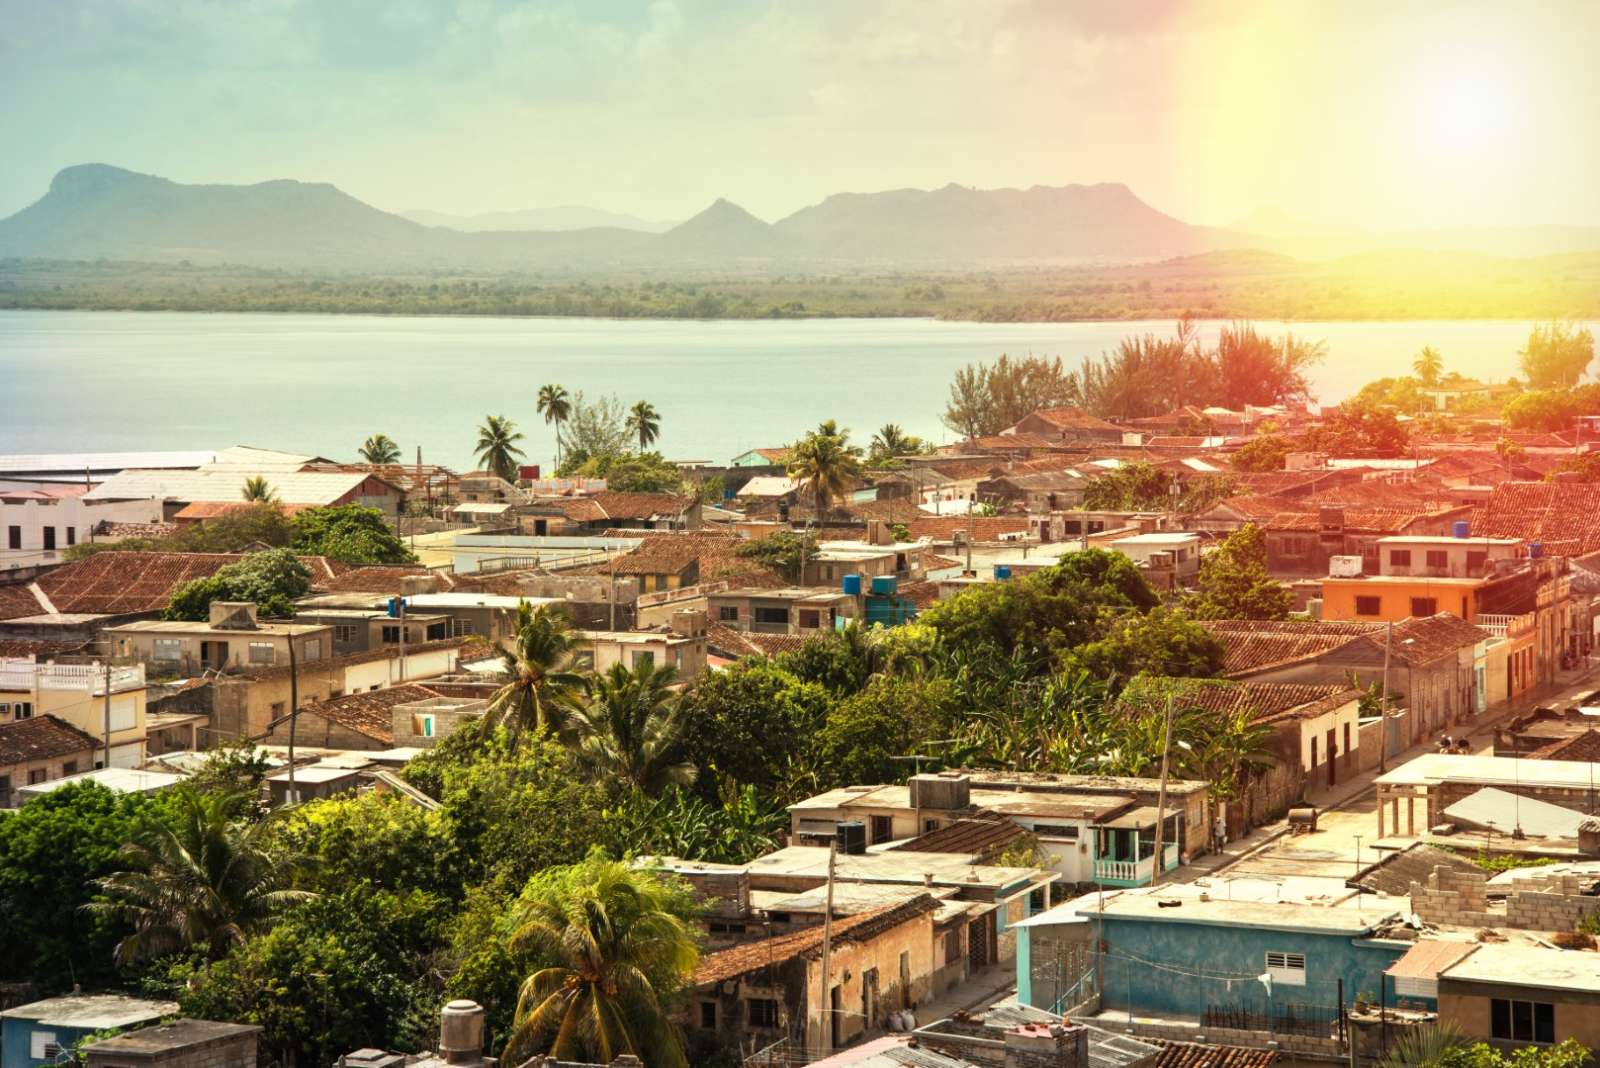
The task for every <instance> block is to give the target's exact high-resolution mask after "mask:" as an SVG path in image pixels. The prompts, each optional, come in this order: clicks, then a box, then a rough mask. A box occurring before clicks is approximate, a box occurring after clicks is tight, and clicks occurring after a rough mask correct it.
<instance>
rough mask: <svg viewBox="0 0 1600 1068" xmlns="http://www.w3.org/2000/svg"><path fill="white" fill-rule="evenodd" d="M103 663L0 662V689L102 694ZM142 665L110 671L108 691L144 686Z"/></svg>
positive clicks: (104, 673)
mask: <svg viewBox="0 0 1600 1068" xmlns="http://www.w3.org/2000/svg"><path fill="white" fill-rule="evenodd" d="M105 683H106V668H105V665H104V664H37V663H34V662H33V661H31V660H5V661H0V690H13V691H15V690H51V691H69V692H75V693H93V694H103V693H105V692H106V689H105ZM144 684H145V683H144V665H143V664H135V665H133V666H132V667H116V666H113V667H112V668H111V692H112V693H119V692H121V691H123V690H137V689H139V688H141V687H143V686H144Z"/></svg>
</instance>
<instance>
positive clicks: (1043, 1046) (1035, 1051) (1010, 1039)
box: [1005, 1024, 1089, 1068]
mask: <svg viewBox="0 0 1600 1068" xmlns="http://www.w3.org/2000/svg"><path fill="white" fill-rule="evenodd" d="M1005 1041H1006V1060H1005V1068H1089V1029H1088V1028H1087V1027H1084V1026H1082V1025H1081V1024H1080V1025H1073V1024H1022V1025H1021V1026H1019V1027H1014V1028H1012V1029H1011V1030H1009V1031H1007V1032H1006V1035H1005Z"/></svg>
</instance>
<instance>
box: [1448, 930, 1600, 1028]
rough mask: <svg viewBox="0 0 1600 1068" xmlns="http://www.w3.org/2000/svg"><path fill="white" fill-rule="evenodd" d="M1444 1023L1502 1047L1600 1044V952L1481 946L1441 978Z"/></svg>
mask: <svg viewBox="0 0 1600 1068" xmlns="http://www.w3.org/2000/svg"><path fill="white" fill-rule="evenodd" d="M1437 986H1438V1003H1439V1021H1440V1023H1442V1024H1454V1025H1455V1026H1456V1027H1458V1028H1460V1029H1461V1031H1462V1032H1463V1033H1464V1034H1465V1035H1466V1037H1467V1039H1468V1040H1470V1041H1480V1042H1488V1043H1491V1044H1493V1045H1495V1046H1501V1047H1507V1046H1510V1047H1520V1046H1548V1045H1549V1044H1550V1043H1553V1042H1563V1041H1565V1040H1567V1039H1569V1038H1573V1039H1577V1040H1578V1041H1579V1042H1580V1043H1582V1044H1583V1045H1584V1046H1586V1047H1588V1048H1589V1049H1594V1048H1596V1047H1600V1012H1596V1011H1595V1010H1596V1008H1597V1007H1600V954H1596V953H1581V952H1573V951H1571V950H1562V949H1551V948H1547V947H1545V946H1533V945H1523V944H1491V943H1484V944H1482V945H1474V946H1471V947H1469V952H1467V953H1464V954H1462V955H1461V957H1460V958H1459V959H1458V960H1456V961H1455V962H1453V963H1450V964H1448V965H1446V966H1445V967H1443V968H1442V969H1440V970H1439V972H1438V973H1437Z"/></svg>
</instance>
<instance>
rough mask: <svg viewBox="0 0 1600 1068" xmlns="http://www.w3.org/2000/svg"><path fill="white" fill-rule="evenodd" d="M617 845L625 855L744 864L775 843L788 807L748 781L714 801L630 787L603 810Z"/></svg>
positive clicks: (675, 790)
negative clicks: (650, 793)
mask: <svg viewBox="0 0 1600 1068" xmlns="http://www.w3.org/2000/svg"><path fill="white" fill-rule="evenodd" d="M606 818H607V819H608V820H610V821H611V822H613V823H614V824H615V825H616V828H617V836H618V839H619V841H618V848H619V849H620V850H621V851H622V852H623V854H625V855H628V856H672V857H687V858H690V859H693V860H709V861H713V862H715V863H726V864H745V863H748V862H750V861H752V860H754V859H756V858H757V857H759V856H763V855H764V854H767V853H770V852H772V851H773V850H774V849H776V848H777V847H778V844H779V840H780V836H781V834H782V832H784V831H785V830H787V829H788V827H789V812H788V810H787V809H785V808H784V807H783V805H782V804H780V803H779V802H778V801H777V800H776V799H775V798H773V797H771V796H769V795H764V794H761V793H758V792H757V791H756V788H755V787H753V786H743V787H740V788H738V789H737V790H726V791H724V796H723V797H722V798H720V799H719V800H718V801H717V802H709V801H706V800H705V799H704V798H702V797H700V796H699V795H697V794H693V793H690V792H689V791H687V790H682V789H679V788H677V787H670V788H668V789H667V790H666V791H664V792H663V793H662V794H661V796H659V797H649V796H646V795H645V794H643V793H641V792H639V791H637V790H635V791H633V792H631V793H629V794H627V795H625V796H624V797H623V799H622V801H621V803H620V804H618V805H617V806H616V807H614V808H611V809H609V810H607V812H606Z"/></svg>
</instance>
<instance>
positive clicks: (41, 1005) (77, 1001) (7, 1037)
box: [0, 994, 178, 1068]
mask: <svg viewBox="0 0 1600 1068" xmlns="http://www.w3.org/2000/svg"><path fill="white" fill-rule="evenodd" d="M177 1011H178V1003H177V1002H175V1001H150V1000H147V999H145V998H135V997H128V996H126V995H124V994H70V995H67V996H65V997H59V998H46V999H45V1000H44V1001H35V1002H31V1003H29V1004H27V1005H18V1006H16V1007H15V1008H11V1009H6V1010H5V1011H3V1012H0V1064H3V1065H4V1066H5V1068H40V1066H43V1065H53V1064H55V1063H57V1061H58V1059H59V1058H60V1057H61V1055H62V1054H63V1053H64V1052H67V1051H69V1050H71V1049H72V1047H73V1046H75V1045H77V1043H78V1042H79V1041H80V1040H82V1039H85V1038H88V1037H89V1036H90V1035H92V1034H95V1033H96V1032H98V1031H109V1030H112V1029H113V1028H118V1029H121V1028H129V1027H138V1026H140V1025H142V1024H149V1023H154V1022H155V1021H157V1020H159V1019H161V1018H162V1017H163V1016H171V1015H173V1014H175V1013H176V1012H177Z"/></svg>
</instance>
